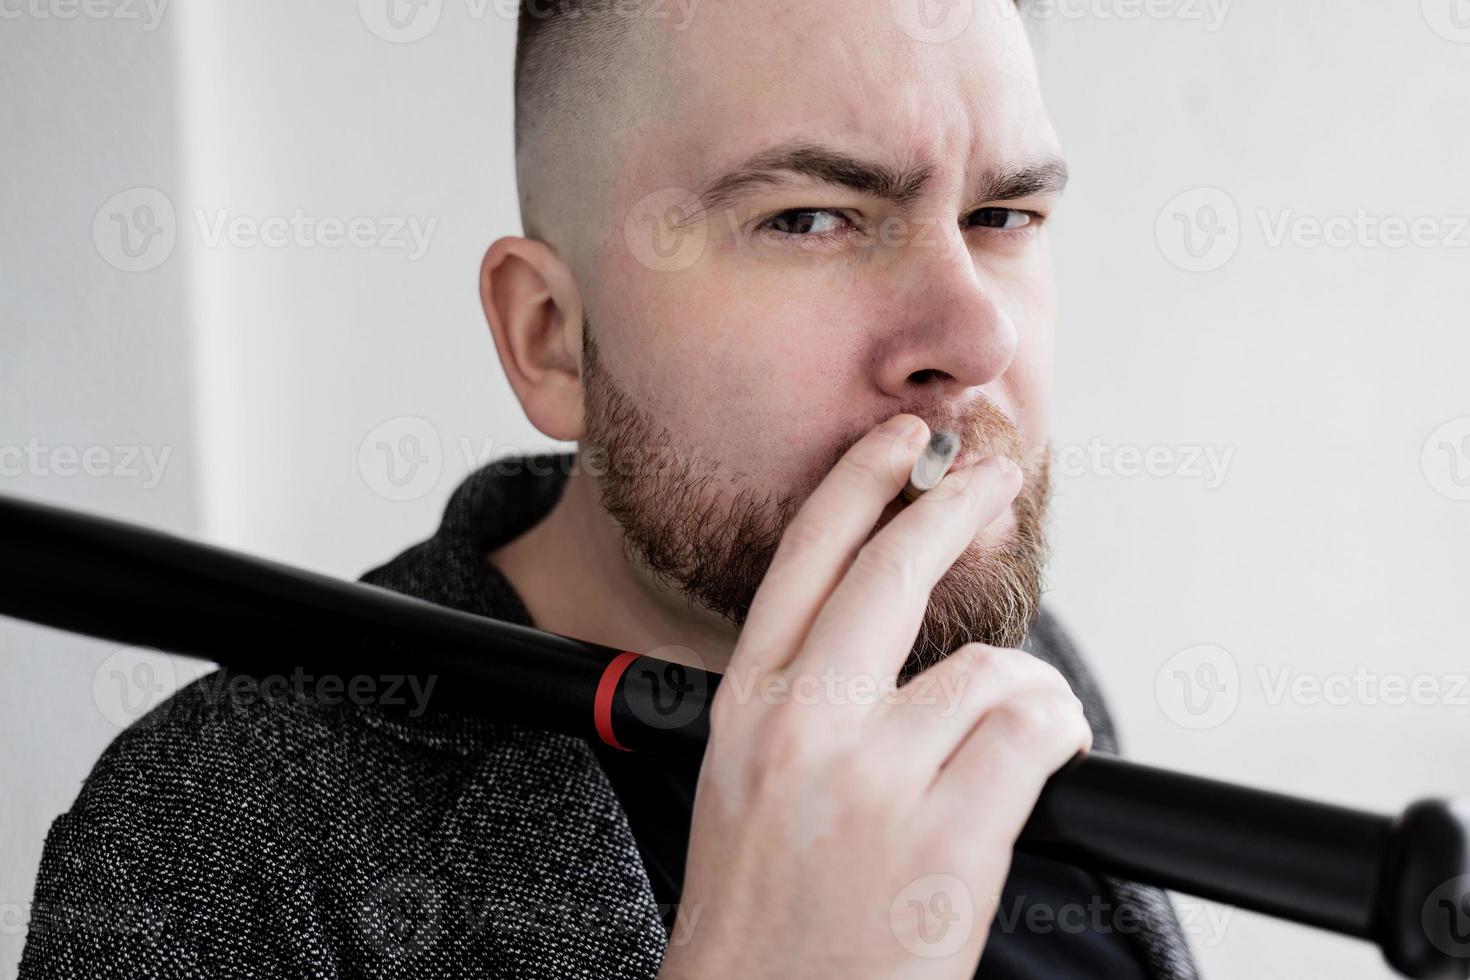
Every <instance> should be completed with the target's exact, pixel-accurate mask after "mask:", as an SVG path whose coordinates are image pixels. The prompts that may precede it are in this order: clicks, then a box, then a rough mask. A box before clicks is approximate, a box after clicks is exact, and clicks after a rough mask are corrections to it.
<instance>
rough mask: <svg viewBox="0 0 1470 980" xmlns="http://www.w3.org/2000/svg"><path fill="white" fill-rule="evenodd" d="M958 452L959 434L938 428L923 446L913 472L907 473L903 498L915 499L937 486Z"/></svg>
mask: <svg viewBox="0 0 1470 980" xmlns="http://www.w3.org/2000/svg"><path fill="white" fill-rule="evenodd" d="M959 454H960V439H959V436H957V435H955V434H954V433H953V432H951V431H950V430H949V429H939V430H938V431H936V432H934V433H933V434H932V435H930V436H929V445H927V446H925V447H924V452H923V453H921V454H920V456H919V461H918V462H917V463H915V464H914V471H913V473H911V474H909V482H908V483H907V484H905V485H904V488H903V499H905V500H909V501H912V500H916V499H918V497H919V495H920V494H921V493H924V492H925V491H927V490H933V489H934V488H935V487H937V486H939V481H940V480H942V479H944V474H946V473H948V472H949V468H950V466H951V465H953V464H954V460H955V457H956V456H958V455H959Z"/></svg>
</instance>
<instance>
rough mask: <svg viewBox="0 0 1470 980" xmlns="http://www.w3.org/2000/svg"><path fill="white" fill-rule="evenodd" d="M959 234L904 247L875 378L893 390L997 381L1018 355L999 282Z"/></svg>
mask: <svg viewBox="0 0 1470 980" xmlns="http://www.w3.org/2000/svg"><path fill="white" fill-rule="evenodd" d="M953 234H954V236H956V240H954V241H951V240H946V241H944V242H943V243H942V244H941V245H940V246H938V247H933V248H927V249H926V248H919V247H914V248H911V249H908V250H906V251H907V252H908V254H907V255H906V256H905V258H904V261H901V262H899V263H897V264H896V265H897V266H901V267H902V271H901V272H900V271H899V270H898V268H895V269H894V272H895V274H896V275H898V276H899V277H901V279H902V280H903V282H902V285H901V286H900V287H899V288H898V289H897V290H895V294H894V295H895V307H894V309H892V310H891V311H889V313H888V315H887V316H886V317H885V323H886V325H887V328H888V331H889V332H888V334H887V335H886V336H885V337H884V338H883V339H882V341H881V342H880V343H881V347H880V354H879V357H878V361H877V374H878V377H877V379H876V381H877V384H878V386H879V387H880V388H881V389H882V390H883V391H884V392H885V393H886V394H890V395H893V396H894V397H897V398H911V397H913V396H915V395H929V396H949V395H955V394H959V393H960V392H963V391H964V390H965V389H967V388H977V387H979V386H981V385H984V384H988V383H989V382H991V381H995V380H996V379H998V378H999V377H1000V376H1001V375H1003V374H1004V373H1005V371H1006V369H1007V368H1008V367H1010V365H1011V362H1012V361H1013V360H1015V357H1016V351H1017V347H1018V344H1019V340H1018V337H1017V333H1016V325H1015V323H1014V322H1013V321H1012V320H1011V318H1010V315H1009V314H1008V313H1007V312H1006V310H1005V308H1004V306H1003V305H1002V302H1001V298H1000V289H999V287H998V284H997V282H996V281H995V280H994V278H993V277H992V276H990V275H989V274H988V273H987V272H986V271H985V270H984V268H983V267H980V266H977V264H976V263H975V260H974V258H973V256H972V255H971V254H970V251H969V248H968V247H967V246H966V243H965V242H964V239H963V233H962V232H961V231H960V230H959V229H957V228H956V229H954V230H953Z"/></svg>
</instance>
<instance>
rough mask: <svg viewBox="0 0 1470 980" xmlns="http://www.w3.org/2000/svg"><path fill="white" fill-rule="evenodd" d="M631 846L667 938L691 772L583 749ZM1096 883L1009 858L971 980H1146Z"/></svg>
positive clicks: (680, 876)
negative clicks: (605, 784)
mask: <svg viewBox="0 0 1470 980" xmlns="http://www.w3.org/2000/svg"><path fill="white" fill-rule="evenodd" d="M589 744H591V746H592V749H593V751H594V752H595V753H596V755H597V758H598V761H599V762H601V763H602V767H603V770H604V771H605V772H606V773H607V775H608V779H609V780H610V781H611V782H612V785H613V790H614V791H615V792H616V793H617V796H618V801H619V802H620V803H622V805H623V809H624V811H625V812H626V813H627V815H628V824H629V826H630V827H631V828H632V830H633V837H634V839H635V840H637V842H638V850H639V853H640V854H641V855H642V857H643V864H644V866H645V868H646V869H647V871H648V879H649V881H650V882H651V883H652V885H653V895H654V898H655V899H656V900H657V902H658V906H659V914H660V915H661V916H662V918H663V921H664V928H665V929H666V930H670V931H671V930H672V928H673V923H674V916H675V915H676V913H677V912H678V907H679V896H680V893H681V891H682V886H683V881H684V858H685V853H686V852H687V850H688V847H689V825H690V821H691V820H692V819H693V814H694V789H695V786H696V784H697V782H698V779H699V763H698V762H691V761H687V760H684V759H671V758H664V757H660V756H653V755H646V754H642V753H635V752H622V751H619V750H617V749H614V748H611V747H609V746H606V745H603V744H602V743H601V742H598V741H597V740H596V739H592V740H589ZM1128 928H1130V921H1129V920H1128V919H1127V918H1126V917H1122V916H1118V915H1115V914H1114V906H1113V905H1112V903H1110V902H1109V900H1108V899H1107V897H1106V892H1105V891H1104V889H1103V886H1102V883H1101V882H1100V881H1099V880H1098V879H1097V876H1095V875H1093V874H1092V873H1090V872H1088V871H1084V870H1083V869H1081V868H1078V867H1075V866H1073V865H1070V864H1063V863H1061V862H1058V861H1051V860H1048V859H1046V858H1041V857H1036V856H1035V855H1031V854H1026V853H1023V852H1020V851H1017V852H1016V853H1015V855H1014V856H1013V858H1012V860H1011V872H1010V875H1009V877H1008V878H1007V879H1006V883H1005V887H1004V888H1003V889H1002V892H1001V901H1000V906H999V907H998V909H997V911H996V917H995V921H994V922H993V923H992V924H991V927H990V938H989V939H988V940H987V941H986V943H985V952H984V954H983V955H982V956H981V959H980V966H979V969H977V970H976V972H975V976H976V978H977V980H1023V978H1024V980H1037V978H1042V980H1070V978H1081V977H1087V978H1094V977H1107V978H1109V980H1146V978H1147V976H1148V975H1147V973H1145V972H1144V969H1143V967H1142V965H1141V964H1140V963H1139V961H1138V957H1137V954H1136V953H1135V952H1134V947H1133V943H1132V942H1130V941H1129V938H1128V936H1127V934H1126V930H1127V929H1128Z"/></svg>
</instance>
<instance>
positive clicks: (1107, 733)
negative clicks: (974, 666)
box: [1021, 603, 1118, 752]
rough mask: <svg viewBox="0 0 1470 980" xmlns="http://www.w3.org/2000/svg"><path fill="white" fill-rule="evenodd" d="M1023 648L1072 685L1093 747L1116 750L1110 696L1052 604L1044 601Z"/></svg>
mask: <svg viewBox="0 0 1470 980" xmlns="http://www.w3.org/2000/svg"><path fill="white" fill-rule="evenodd" d="M1021 649H1023V650H1025V651H1027V652H1028V653H1030V654H1032V655H1033V656H1035V657H1038V658H1039V659H1041V660H1045V661H1046V662H1047V663H1049V664H1051V665H1052V666H1053V667H1055V668H1056V669H1057V670H1058V671H1060V672H1061V674H1062V676H1063V677H1065V678H1066V679H1067V683H1069V684H1070V685H1071V686H1072V693H1073V694H1075V695H1077V700H1079V701H1081V702H1082V708H1083V711H1084V712H1085V713H1086V715H1087V720H1088V722H1089V723H1090V724H1091V725H1092V732H1093V747H1094V748H1097V749H1100V750H1102V751H1104V752H1116V751H1117V749H1118V736H1117V732H1116V730H1115V729H1114V726H1113V719H1112V716H1111V714H1110V712H1109V711H1108V705H1107V699H1106V698H1104V697H1103V693H1102V688H1101V687H1100V686H1098V683H1097V679H1096V678H1095V677H1094V676H1093V674H1092V669H1091V668H1090V667H1089V666H1088V664H1087V660H1086V658H1084V656H1083V655H1082V651H1081V650H1080V649H1079V647H1078V645H1077V643H1076V642H1075V641H1074V640H1073V638H1072V635H1071V633H1070V632H1069V631H1068V629H1067V628H1066V627H1065V626H1064V625H1063V623H1062V621H1061V619H1060V618H1059V617H1058V615H1057V614H1056V612H1055V610H1054V609H1053V608H1052V607H1051V606H1050V604H1048V603H1042V605H1041V609H1040V612H1039V613H1038V614H1037V617H1036V621H1035V622H1034V623H1033V624H1032V625H1031V630H1030V632H1029V633H1027V635H1026V639H1025V640H1024V641H1023V642H1022V644H1021Z"/></svg>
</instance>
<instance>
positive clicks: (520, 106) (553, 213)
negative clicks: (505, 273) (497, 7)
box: [515, 0, 668, 277]
mask: <svg viewBox="0 0 1470 980" xmlns="http://www.w3.org/2000/svg"><path fill="white" fill-rule="evenodd" d="M659 35H660V31H659V30H658V29H657V25H656V22H654V21H651V20H650V19H649V18H647V17H643V16H638V15H637V14H632V13H629V11H628V5H627V3H626V2H625V0H522V2H521V8H520V20H519V23H518V27H517V33H516V57H515V153H516V184H517V189H518V194H519V199H520V208H521V223H522V225H523V228H524V232H525V235H526V237H528V238H533V239H536V240H538V241H542V242H546V243H547V244H549V245H551V246H552V247H553V248H555V249H556V250H557V251H558V253H559V254H560V255H561V256H562V257H563V259H565V260H566V261H567V262H568V263H569V264H570V265H572V267H573V269H574V271H576V272H577V273H578V274H579V277H580V276H581V274H583V273H584V272H587V271H590V270H588V269H587V268H586V267H584V266H583V265H582V264H581V261H580V260H583V259H586V258H587V257H588V255H587V253H586V252H584V251H583V246H584V245H588V244H591V243H590V242H583V241H582V240H581V239H579V237H578V236H579V235H582V236H590V237H591V238H593V239H595V240H601V239H602V238H603V237H604V234H605V233H606V230H607V228H608V227H609V224H608V222H609V221H610V220H611V219H612V216H611V215H610V214H609V213H608V212H607V210H606V209H607V207H608V206H609V205H610V203H611V202H610V200H609V197H610V195H609V193H608V192H609V189H610V188H611V187H612V186H613V185H614V184H615V183H616V181H617V177H618V174H617V172H616V168H617V167H618V166H619V161H620V159H621V157H622V153H621V150H620V148H621V147H622V146H623V144H624V143H625V142H626V141H627V140H628V139H629V138H631V137H633V136H634V134H636V132H637V129H638V126H639V125H640V124H641V122H642V121H644V120H646V119H647V118H649V117H651V116H652V115H653V114H654V112H655V110H656V107H657V106H659V105H660V104H662V100H666V99H667V98H668V95H667V87H666V86H662V85H657V81H658V78H659V76H660V75H661V74H666V71H661V70H660V69H659V67H658V66H661V65H666V64H667V59H668V52H667V43H666V42H667V39H662V40H664V41H665V43H664V44H663V45H660V43H659V42H660V40H661V38H660V36H659Z"/></svg>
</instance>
